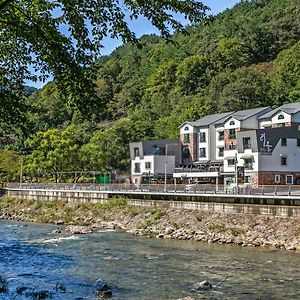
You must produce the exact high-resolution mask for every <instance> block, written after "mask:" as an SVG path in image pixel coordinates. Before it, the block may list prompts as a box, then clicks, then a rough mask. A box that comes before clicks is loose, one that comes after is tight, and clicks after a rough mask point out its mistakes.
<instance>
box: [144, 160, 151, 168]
mask: <svg viewBox="0 0 300 300" xmlns="http://www.w3.org/2000/svg"><path fill="white" fill-rule="evenodd" d="M145 169H147V170H149V169H151V162H149V161H146V162H145Z"/></svg>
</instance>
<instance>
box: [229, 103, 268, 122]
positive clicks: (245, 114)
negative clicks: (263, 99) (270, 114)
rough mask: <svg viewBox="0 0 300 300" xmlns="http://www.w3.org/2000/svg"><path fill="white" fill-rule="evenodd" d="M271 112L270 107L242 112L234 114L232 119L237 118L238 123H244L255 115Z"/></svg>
mask: <svg viewBox="0 0 300 300" xmlns="http://www.w3.org/2000/svg"><path fill="white" fill-rule="evenodd" d="M271 110H272V108H271V107H270V106H266V107H258V108H252V109H246V110H240V111H237V112H235V113H233V114H232V115H231V116H230V117H232V118H235V119H236V120H238V121H244V120H246V119H249V118H251V117H253V116H255V115H259V114H263V113H264V112H266V111H271Z"/></svg>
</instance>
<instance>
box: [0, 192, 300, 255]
mask: <svg viewBox="0 0 300 300" xmlns="http://www.w3.org/2000/svg"><path fill="white" fill-rule="evenodd" d="M0 219H6V220H18V221H26V222H37V223H50V224H57V225H78V226H87V227H89V228H90V229H91V230H94V231H96V230H97V229H116V230H121V231H125V232H128V233H130V234H133V235H138V236H147V237H157V238H166V239H179V240H196V241H202V242H208V243H220V244H236V245H240V246H243V247H244V246H251V247H259V246H262V247H275V248H279V249H286V250H293V251H300V220H299V219H296V218H279V217H270V216H255V215H246V214H229V213H226V214H225V213H215V212H200V211H191V210H178V209H170V208H164V207H154V208H153V207H138V206H134V207H133V206H129V205H128V204H127V202H126V200H123V199H112V200H111V201H110V202H108V203H104V204H92V203H84V204H68V203H66V202H64V201H38V200H26V201H24V200H18V199H14V198H8V197H4V198H1V201H0ZM87 232H89V230H88V231H87Z"/></svg>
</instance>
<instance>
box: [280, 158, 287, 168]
mask: <svg viewBox="0 0 300 300" xmlns="http://www.w3.org/2000/svg"><path fill="white" fill-rule="evenodd" d="M281 165H282V166H286V165H287V159H286V156H282V157H281Z"/></svg>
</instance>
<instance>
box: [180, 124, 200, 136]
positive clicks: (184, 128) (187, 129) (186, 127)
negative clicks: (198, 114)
mask: <svg viewBox="0 0 300 300" xmlns="http://www.w3.org/2000/svg"><path fill="white" fill-rule="evenodd" d="M179 132H180V135H181V134H184V133H195V132H196V127H193V126H191V125H188V124H183V125H182V126H181V127H180V129H179Z"/></svg>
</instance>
